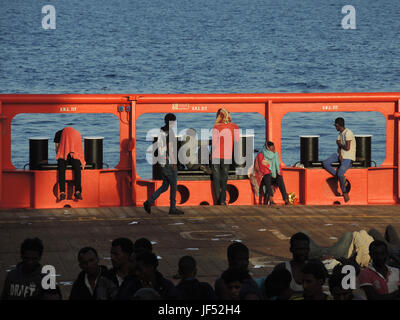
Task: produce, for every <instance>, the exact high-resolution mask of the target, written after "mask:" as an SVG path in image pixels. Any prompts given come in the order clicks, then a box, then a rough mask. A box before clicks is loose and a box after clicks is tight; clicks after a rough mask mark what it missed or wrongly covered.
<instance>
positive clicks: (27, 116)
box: [11, 113, 120, 169]
mask: <svg viewBox="0 0 400 320" xmlns="http://www.w3.org/2000/svg"><path fill="white" fill-rule="evenodd" d="M67 126H71V127H73V128H75V129H76V130H78V131H79V132H80V133H81V136H82V143H84V137H93V136H101V137H104V139H103V163H104V167H103V168H104V169H106V168H107V167H109V168H114V167H115V166H116V165H118V163H119V161H120V121H119V119H118V118H117V117H116V116H115V115H113V114H110V113H108V114H104V113H102V114H99V113H96V114H92V113H90V114H88V113H80V114H48V113H45V114H44V113H43V114H42V113H23V114H18V115H16V116H15V117H14V118H13V120H12V122H11V161H12V163H13V165H14V167H16V168H17V169H23V168H24V167H25V169H29V165H27V164H29V139H30V138H32V137H38V136H40V137H46V138H48V160H49V163H57V161H56V152H55V145H54V135H55V133H56V132H57V131H59V130H61V129H63V128H65V127H67Z"/></svg>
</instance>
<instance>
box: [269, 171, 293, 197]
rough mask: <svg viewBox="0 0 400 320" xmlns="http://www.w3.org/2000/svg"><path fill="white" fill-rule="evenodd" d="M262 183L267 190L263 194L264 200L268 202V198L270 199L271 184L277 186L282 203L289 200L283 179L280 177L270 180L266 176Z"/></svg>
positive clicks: (270, 178)
mask: <svg viewBox="0 0 400 320" xmlns="http://www.w3.org/2000/svg"><path fill="white" fill-rule="evenodd" d="M263 182H264V185H265V188H266V189H267V192H266V194H265V197H266V199H267V200H268V199H269V197H271V196H272V195H273V194H274V193H273V191H272V184H275V185H277V186H278V188H279V191H280V192H281V195H282V199H283V200H284V201H286V200H289V197H288V195H287V192H286V188H285V183H284V182H283V178H282V176H281V175H277V176H276V178H272V176H271V175H270V174H266V175H265V176H264V177H263Z"/></svg>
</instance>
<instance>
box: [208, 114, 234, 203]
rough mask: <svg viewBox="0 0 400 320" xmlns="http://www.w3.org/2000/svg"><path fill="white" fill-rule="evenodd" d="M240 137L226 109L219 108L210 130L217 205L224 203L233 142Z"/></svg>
mask: <svg viewBox="0 0 400 320" xmlns="http://www.w3.org/2000/svg"><path fill="white" fill-rule="evenodd" d="M239 139H240V135H239V127H238V126H237V124H235V123H233V122H232V118H231V116H230V113H229V111H228V110H226V109H224V108H221V109H219V110H218V112H217V119H216V121H215V125H214V127H213V130H212V153H211V154H212V165H211V169H212V181H213V186H214V193H215V198H216V202H217V205H226V185H227V182H228V173H229V166H230V164H231V163H232V153H233V145H234V143H238V142H239Z"/></svg>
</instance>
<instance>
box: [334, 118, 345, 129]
mask: <svg viewBox="0 0 400 320" xmlns="http://www.w3.org/2000/svg"><path fill="white" fill-rule="evenodd" d="M335 124H338V125H339V126H341V127H343V128H344V119H343V118H341V117H339V118H336V119H335Z"/></svg>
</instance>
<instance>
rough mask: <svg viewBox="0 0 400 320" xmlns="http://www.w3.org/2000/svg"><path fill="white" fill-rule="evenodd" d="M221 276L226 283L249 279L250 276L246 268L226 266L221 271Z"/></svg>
mask: <svg viewBox="0 0 400 320" xmlns="http://www.w3.org/2000/svg"><path fill="white" fill-rule="evenodd" d="M221 278H222V279H223V280H224V281H225V283H226V284H228V283H231V282H234V281H239V282H243V281H244V280H246V279H251V276H250V274H249V272H248V271H247V270H244V269H242V268H228V269H227V270H225V271H224V272H223V273H222V275H221Z"/></svg>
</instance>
